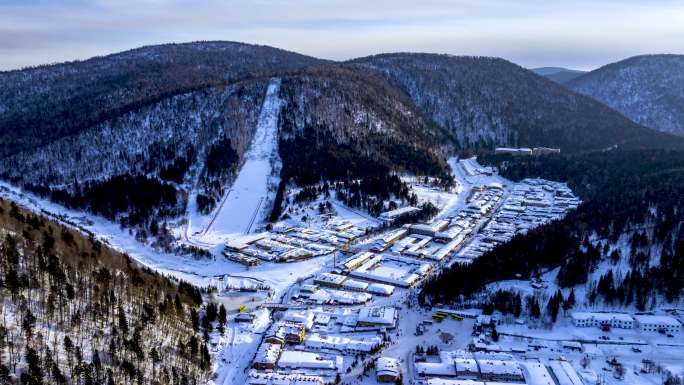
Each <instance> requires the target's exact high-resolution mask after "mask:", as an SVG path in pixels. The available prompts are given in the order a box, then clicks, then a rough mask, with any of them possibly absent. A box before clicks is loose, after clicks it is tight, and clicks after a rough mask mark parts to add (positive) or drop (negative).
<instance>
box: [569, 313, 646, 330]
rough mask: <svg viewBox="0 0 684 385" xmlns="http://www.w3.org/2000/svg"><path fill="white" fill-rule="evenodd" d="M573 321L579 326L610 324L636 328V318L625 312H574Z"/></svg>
mask: <svg viewBox="0 0 684 385" xmlns="http://www.w3.org/2000/svg"><path fill="white" fill-rule="evenodd" d="M572 323H573V324H574V325H575V326H577V327H603V326H610V327H612V328H619V329H633V328H634V318H633V317H632V316H630V315H629V314H624V313H589V312H573V313H572Z"/></svg>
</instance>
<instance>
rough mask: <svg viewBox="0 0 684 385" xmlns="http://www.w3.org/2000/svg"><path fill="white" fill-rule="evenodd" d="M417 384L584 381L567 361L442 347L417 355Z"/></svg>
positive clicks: (572, 383) (577, 383)
mask: <svg viewBox="0 0 684 385" xmlns="http://www.w3.org/2000/svg"><path fill="white" fill-rule="evenodd" d="M413 366H414V370H413V372H414V375H415V377H416V378H415V380H414V383H416V384H423V385H465V384H468V385H500V384H508V385H515V384H518V385H524V384H535V385H536V384H546V385H558V384H563V385H565V384H568V385H582V384H584V383H583V382H582V381H581V379H580V376H579V375H578V373H577V372H576V370H575V369H574V368H573V366H572V365H571V364H570V363H568V362H567V361H553V360H551V361H549V363H548V365H545V364H542V363H540V362H525V361H519V360H517V359H516V358H515V357H514V356H512V355H510V354H507V353H471V352H466V351H462V350H458V351H441V352H439V354H438V355H437V356H428V355H426V354H417V355H415V356H414V362H413Z"/></svg>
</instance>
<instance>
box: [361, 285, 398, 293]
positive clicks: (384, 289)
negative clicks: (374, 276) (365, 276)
mask: <svg viewBox="0 0 684 385" xmlns="http://www.w3.org/2000/svg"><path fill="white" fill-rule="evenodd" d="M367 290H368V292H369V293H373V294H382V295H392V293H394V286H392V285H385V284H384V283H371V284H370V285H368V288H367Z"/></svg>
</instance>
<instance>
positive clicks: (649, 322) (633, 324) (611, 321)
mask: <svg viewBox="0 0 684 385" xmlns="http://www.w3.org/2000/svg"><path fill="white" fill-rule="evenodd" d="M572 323H573V324H574V325H575V326H577V327H600V328H608V327H610V328H619V329H635V328H636V329H639V330H642V331H645V332H661V333H679V332H681V331H682V323H681V322H679V320H677V319H676V318H674V317H671V316H668V315H649V314H637V315H634V316H632V315H629V314H625V313H599V312H596V313H592V312H574V313H572Z"/></svg>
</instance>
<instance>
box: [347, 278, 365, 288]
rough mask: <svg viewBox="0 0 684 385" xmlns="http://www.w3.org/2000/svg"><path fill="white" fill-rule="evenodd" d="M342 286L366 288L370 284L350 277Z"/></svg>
mask: <svg viewBox="0 0 684 385" xmlns="http://www.w3.org/2000/svg"><path fill="white" fill-rule="evenodd" d="M342 287H344V288H347V289H356V290H366V288H367V287H368V284H367V283H366V282H361V281H357V280H355V279H348V280H346V281H344V283H343V284H342Z"/></svg>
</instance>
